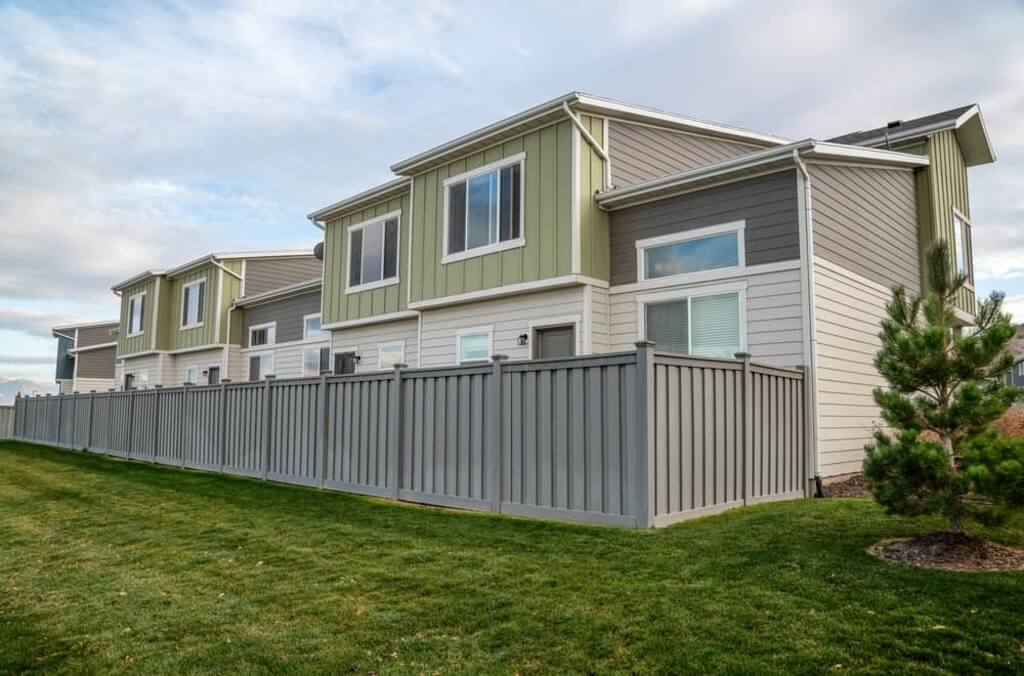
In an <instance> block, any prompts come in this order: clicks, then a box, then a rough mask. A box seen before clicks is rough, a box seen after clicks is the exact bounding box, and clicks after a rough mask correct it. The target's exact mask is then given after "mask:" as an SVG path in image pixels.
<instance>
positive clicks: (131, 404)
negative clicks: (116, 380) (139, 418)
mask: <svg viewBox="0 0 1024 676" xmlns="http://www.w3.org/2000/svg"><path fill="white" fill-rule="evenodd" d="M126 438H127V441H126V442H125V445H124V447H125V455H126V456H128V457H129V458H130V457H132V441H133V440H134V439H135V388H132V389H130V390H128V433H127V435H126Z"/></svg>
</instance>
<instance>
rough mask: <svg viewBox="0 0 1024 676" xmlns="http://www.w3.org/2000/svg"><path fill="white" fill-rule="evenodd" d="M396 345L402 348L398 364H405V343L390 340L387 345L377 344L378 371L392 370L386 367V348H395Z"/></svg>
mask: <svg viewBox="0 0 1024 676" xmlns="http://www.w3.org/2000/svg"><path fill="white" fill-rule="evenodd" d="M396 345H398V346H401V348H402V356H400V357H399V358H398V363H399V364H403V363H405V341H404V340H389V341H388V342H386V343H378V344H377V370H378V371H383V370H385V369H390V368H392V367H390V366H384V348H386V347H394V346H396Z"/></svg>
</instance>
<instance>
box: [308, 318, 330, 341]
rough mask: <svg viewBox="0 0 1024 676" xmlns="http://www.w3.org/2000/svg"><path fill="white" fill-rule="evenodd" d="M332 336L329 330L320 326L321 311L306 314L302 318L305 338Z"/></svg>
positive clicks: (318, 338)
mask: <svg viewBox="0 0 1024 676" xmlns="http://www.w3.org/2000/svg"><path fill="white" fill-rule="evenodd" d="M330 337H331V334H330V332H329V331H324V330H323V329H322V328H320V313H319V312H317V313H316V314H311V315H305V316H304V317H303V318H302V339H303V340H327V339H328V338H330Z"/></svg>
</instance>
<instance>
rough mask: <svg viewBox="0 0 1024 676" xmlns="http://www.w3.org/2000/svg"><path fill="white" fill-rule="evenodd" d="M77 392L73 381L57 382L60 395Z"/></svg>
mask: <svg viewBox="0 0 1024 676" xmlns="http://www.w3.org/2000/svg"><path fill="white" fill-rule="evenodd" d="M74 390H75V382H74V381H73V380H58V381H57V392H58V393H59V394H71V393H72V392H74Z"/></svg>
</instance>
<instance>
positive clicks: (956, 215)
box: [953, 207, 974, 291]
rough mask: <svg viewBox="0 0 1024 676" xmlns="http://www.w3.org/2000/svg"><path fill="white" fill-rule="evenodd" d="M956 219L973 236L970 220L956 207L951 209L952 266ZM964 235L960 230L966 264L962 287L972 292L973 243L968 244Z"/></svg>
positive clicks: (954, 253)
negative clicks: (964, 280)
mask: <svg viewBox="0 0 1024 676" xmlns="http://www.w3.org/2000/svg"><path fill="white" fill-rule="evenodd" d="M957 219H960V221H962V223H961V225H965V226H967V227H968V228H969V229H970V230H971V234H972V235H973V234H974V224H973V223H971V219H969V218H967V216H964V214H963V212H961V211H960V210H959V209H957V208H956V207H953V264H954V265H956V257H957V252H956V221H957ZM966 235H967V232H966V231H965V230H962V231H961V232H960V242H961V244H962V245H963V247H964V249H965V251H964V261H965V262H966V263H967V283H966V284H965V285H964V286H965V287H966V288H967V289H969V290H970V291H974V280H973V279H972V277H973V276H974V260H973V255H972V254H973V253H974V242H968V241H967V239H968V238H967V237H966Z"/></svg>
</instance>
